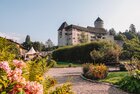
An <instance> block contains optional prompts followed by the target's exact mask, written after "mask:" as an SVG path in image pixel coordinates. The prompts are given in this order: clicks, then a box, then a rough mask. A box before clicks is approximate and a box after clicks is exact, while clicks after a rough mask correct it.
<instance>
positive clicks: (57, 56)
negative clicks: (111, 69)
mask: <svg viewBox="0 0 140 94" xmlns="http://www.w3.org/2000/svg"><path fill="white" fill-rule="evenodd" d="M109 49H113V50H114V51H116V52H118V53H117V55H118V54H119V53H120V48H119V47H118V46H117V45H116V44H115V43H111V42H107V41H94V42H92V43H86V44H81V45H76V46H67V47H60V48H58V49H56V50H55V51H53V54H52V57H53V59H54V60H56V61H63V62H75V63H81V64H83V63H87V62H94V60H93V58H92V57H91V54H90V53H91V52H92V51H93V50H95V51H101V52H103V56H106V55H107V54H105V53H106V51H108V50H109ZM112 53H113V55H114V52H113V51H112ZM111 55H112V54H111ZM111 55H110V56H111ZM101 58H102V59H101V61H100V63H105V62H110V61H107V60H109V58H110V57H105V58H104V57H102V56H101ZM114 58H115V60H113V61H115V63H116V57H114ZM114 58H112V59H114ZM112 59H111V60H112ZM104 60H106V61H105V62H104ZM95 61H98V60H95ZM97 63H98V62H97ZM111 63H112V62H111Z"/></svg>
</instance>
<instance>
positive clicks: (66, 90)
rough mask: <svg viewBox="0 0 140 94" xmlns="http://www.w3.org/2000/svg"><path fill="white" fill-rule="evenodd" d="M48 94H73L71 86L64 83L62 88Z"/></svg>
mask: <svg viewBox="0 0 140 94" xmlns="http://www.w3.org/2000/svg"><path fill="white" fill-rule="evenodd" d="M50 94H74V92H73V91H71V84H70V83H65V84H63V85H62V86H59V87H57V88H56V89H55V90H54V91H52V92H51V93H50Z"/></svg>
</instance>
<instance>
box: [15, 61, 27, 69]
mask: <svg viewBox="0 0 140 94" xmlns="http://www.w3.org/2000/svg"><path fill="white" fill-rule="evenodd" d="M13 63H14V65H15V66H16V67H17V68H23V67H24V66H26V64H25V63H24V62H23V61H19V60H13Z"/></svg>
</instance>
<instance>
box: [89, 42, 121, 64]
mask: <svg viewBox="0 0 140 94" xmlns="http://www.w3.org/2000/svg"><path fill="white" fill-rule="evenodd" d="M120 53H121V49H120V47H119V46H118V45H115V44H114V46H112V45H111V44H109V43H108V45H105V46H103V47H102V48H98V49H97V50H93V51H92V52H91V53H90V55H91V57H92V59H93V60H94V63H95V62H96V63H102V62H103V63H105V64H113V63H118V62H119V55H120Z"/></svg>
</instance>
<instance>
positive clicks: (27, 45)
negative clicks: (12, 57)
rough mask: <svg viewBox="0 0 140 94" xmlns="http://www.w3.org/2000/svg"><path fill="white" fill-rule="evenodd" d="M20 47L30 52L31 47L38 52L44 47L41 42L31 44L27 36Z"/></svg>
mask: <svg viewBox="0 0 140 94" xmlns="http://www.w3.org/2000/svg"><path fill="white" fill-rule="evenodd" d="M22 45H23V47H25V48H26V50H30V48H31V47H32V46H33V47H34V49H35V50H36V51H39V52H40V51H43V50H45V45H44V44H43V43H42V42H38V41H35V42H32V41H31V39H30V36H29V35H27V36H26V39H25V42H23V43H22Z"/></svg>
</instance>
